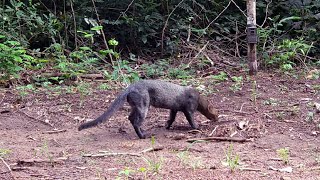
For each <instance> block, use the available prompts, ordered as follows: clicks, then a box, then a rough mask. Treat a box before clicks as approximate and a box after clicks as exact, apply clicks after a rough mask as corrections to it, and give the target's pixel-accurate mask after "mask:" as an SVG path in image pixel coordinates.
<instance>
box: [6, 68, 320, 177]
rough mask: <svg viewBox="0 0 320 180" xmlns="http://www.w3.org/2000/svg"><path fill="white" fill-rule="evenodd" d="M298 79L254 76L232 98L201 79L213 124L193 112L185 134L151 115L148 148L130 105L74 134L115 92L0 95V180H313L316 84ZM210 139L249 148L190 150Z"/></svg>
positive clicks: (317, 136)
mask: <svg viewBox="0 0 320 180" xmlns="http://www.w3.org/2000/svg"><path fill="white" fill-rule="evenodd" d="M297 74H298V75H297V77H298V78H293V77H291V76H290V75H283V74H281V75H280V74H277V73H273V72H259V73H258V75H257V76H256V78H255V80H256V85H257V88H254V83H253V82H252V81H250V80H248V79H247V78H244V80H243V85H242V89H241V90H240V89H238V90H235V92H233V91H231V90H230V88H229V87H230V86H231V85H232V84H234V83H235V82H232V81H231V80H230V79H229V80H228V81H223V82H220V83H217V82H216V83H213V82H210V81H209V80H208V79H205V78H204V79H200V81H202V82H203V84H204V85H205V86H206V88H205V89H206V90H205V91H204V92H206V94H207V95H208V97H209V98H210V101H212V102H213V103H214V106H215V107H216V108H217V109H218V110H219V121H218V122H210V121H208V120H207V119H206V118H205V117H204V116H202V115H201V114H199V113H196V115H195V120H196V122H197V123H198V124H199V125H200V128H199V131H191V129H190V127H189V124H188V123H187V121H186V120H185V118H184V116H183V115H182V114H178V116H177V120H176V121H175V122H174V124H173V127H172V129H170V130H166V129H165V128H164V125H165V122H166V120H167V118H168V114H169V112H168V110H165V109H156V108H151V109H150V110H149V114H148V116H147V118H146V120H145V122H144V125H143V128H144V130H145V131H146V132H148V133H149V134H153V135H154V138H155V139H154V141H152V140H151V138H148V139H138V137H137V135H136V133H135V132H134V130H133V128H132V126H131V124H130V122H129V121H128V120H127V117H128V115H129V110H130V109H129V106H128V105H127V104H125V106H124V107H123V108H122V109H121V110H120V111H118V112H117V113H116V114H115V115H114V116H113V117H112V118H111V119H110V120H109V121H107V122H106V123H103V124H101V125H99V126H98V127H93V128H90V129H87V130H83V131H80V132H79V131H78V130H77V127H78V126H79V125H80V124H81V123H83V122H84V121H87V120H90V119H91V120H92V119H94V118H96V117H98V116H99V115H100V114H101V113H103V112H104V111H105V110H106V109H107V107H108V106H109V105H110V103H111V101H112V100H113V99H114V98H115V95H116V94H117V93H118V92H119V91H120V90H121V88H119V89H117V90H116V89H114V90H92V92H91V93H90V95H85V96H83V95H81V94H79V93H73V94H66V93H61V94H59V93H54V92H52V93H50V92H49V93H48V90H43V91H37V92H35V93H29V94H27V95H25V96H23V97H22V98H21V97H20V96H19V95H17V94H18V93H17V92H16V90H10V89H0V113H1V114H0V117H1V118H0V137H1V138H0V179H28V180H29V179H89V180H91V179H210V180H213V179H239V180H240V179H241V180H243V179H268V180H270V179H287V180H288V179H292V180H294V179H304V180H320V131H319V124H320V114H319V113H316V107H315V106H314V104H315V103H320V83H319V79H317V80H308V79H306V78H305V76H304V75H303V73H301V74H299V73H297ZM242 75H243V74H242ZM96 84H97V82H92V86H91V87H92V89H95V88H94V87H95V86H96ZM207 137H228V138H232V139H233V140H237V139H238V140H239V139H245V140H247V141H245V142H236V141H231V142H230V141H214V140H211V141H209V140H207V141H196V142H194V143H190V142H187V140H188V139H192V138H207ZM150 148H151V149H152V148H154V149H155V150H156V151H150ZM227 157H228V158H227ZM227 159H229V160H227Z"/></svg>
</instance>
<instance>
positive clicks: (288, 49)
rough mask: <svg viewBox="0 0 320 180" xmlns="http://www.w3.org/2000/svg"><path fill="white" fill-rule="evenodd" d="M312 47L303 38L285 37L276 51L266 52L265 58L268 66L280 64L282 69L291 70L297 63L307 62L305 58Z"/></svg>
mask: <svg viewBox="0 0 320 180" xmlns="http://www.w3.org/2000/svg"><path fill="white" fill-rule="evenodd" d="M311 47H312V46H310V45H308V44H306V43H305V42H304V40H302V39H291V40H289V39H285V40H283V41H281V42H280V43H279V45H277V46H276V49H275V50H274V51H275V53H272V52H271V53H272V55H269V54H267V53H265V54H264V60H265V63H266V65H267V66H274V67H277V66H278V67H280V69H281V70H282V71H285V72H286V71H290V70H292V69H293V66H294V65H295V64H296V63H298V62H300V63H305V60H304V59H305V57H306V56H307V53H308V51H309V50H310V49H311Z"/></svg>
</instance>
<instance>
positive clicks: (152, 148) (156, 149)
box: [140, 146, 164, 153]
mask: <svg viewBox="0 0 320 180" xmlns="http://www.w3.org/2000/svg"><path fill="white" fill-rule="evenodd" d="M162 149H164V147H163V146H158V147H151V148H148V149H145V150H143V151H141V152H140V153H147V152H151V151H160V150H162Z"/></svg>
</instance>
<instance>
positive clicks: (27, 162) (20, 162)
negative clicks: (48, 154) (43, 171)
mask: <svg viewBox="0 0 320 180" xmlns="http://www.w3.org/2000/svg"><path fill="white" fill-rule="evenodd" d="M65 159H66V158H59V159H24V160H18V161H17V163H16V164H14V165H18V166H21V165H24V164H28V165H33V164H36V163H63V160H65Z"/></svg>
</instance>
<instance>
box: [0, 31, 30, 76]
mask: <svg viewBox="0 0 320 180" xmlns="http://www.w3.org/2000/svg"><path fill="white" fill-rule="evenodd" d="M1 41H3V42H2V43H0V79H8V78H9V77H10V75H12V76H14V77H15V78H18V77H19V72H20V71H21V70H23V69H24V67H25V66H26V65H32V62H33V61H34V58H33V57H32V56H29V55H28V54H27V51H26V50H25V48H24V47H23V46H21V44H20V43H19V42H17V41H10V40H7V39H6V37H5V36H3V35H0V42H1Z"/></svg>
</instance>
